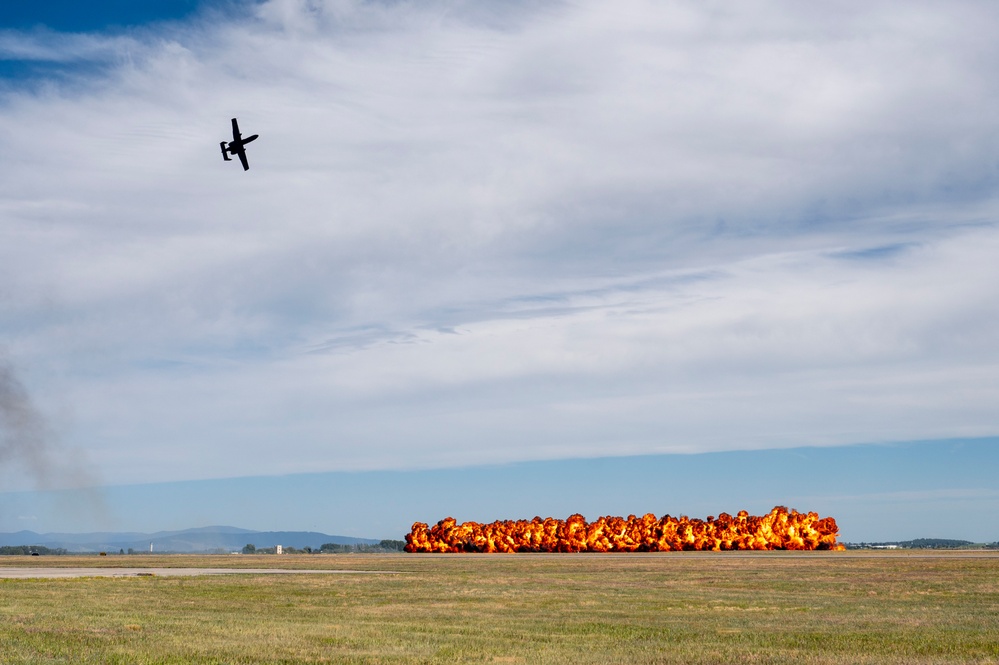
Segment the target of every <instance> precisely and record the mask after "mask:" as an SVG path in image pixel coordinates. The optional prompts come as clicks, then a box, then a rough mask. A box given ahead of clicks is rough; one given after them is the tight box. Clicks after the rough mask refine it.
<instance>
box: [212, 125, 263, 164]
mask: <svg viewBox="0 0 999 665" xmlns="http://www.w3.org/2000/svg"><path fill="white" fill-rule="evenodd" d="M257 136H259V134H254V135H253V136H248V137H246V138H245V139H244V138H243V137H242V136H241V135H240V133H239V125H238V124H236V119H235V118H233V119H232V141H230V142H229V145H228V146H227V145H226V143H225V141H222V143H220V144H219V145H220V146H221V147H222V159H224V160H225V161H227V162H231V161H232V160H231V159H229V155H236V156H237V157H239V161H240V162H241V163H242V164H243V170H244V171H249V170H250V163H249V162H247V161H246V148H245V147H244V146H245V145H246V144H247V143H249V142H250V141H253V140H255V139H256V138H257Z"/></svg>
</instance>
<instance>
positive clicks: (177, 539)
mask: <svg viewBox="0 0 999 665" xmlns="http://www.w3.org/2000/svg"><path fill="white" fill-rule="evenodd" d="M378 542H379V541H378V540H374V539H371V538H352V537H350V536H331V535H329V534H325V533H318V532H315V531H251V530H250V529H240V528H237V527H232V526H206V527H201V528H197V529H184V530H183V531H158V532H156V533H138V532H127V533H115V532H96V533H35V532H34V531H17V532H15V533H0V547H2V546H4V545H41V546H43V547H48V548H49V549H58V548H62V549H65V550H67V551H68V552H79V553H83V552H118V551H120V550H125V551H126V552H127V551H128V550H130V549H131V550H134V551H136V552H148V551H149V548H150V544H151V545H152V551H153V552H161V553H162V552H177V553H203V552H217V551H219V550H224V551H226V552H235V551H239V550H241V549H242V548H243V547H244V546H245V545H254V546H255V547H256V548H257V549H262V548H266V547H274V546H275V545H281V546H283V547H294V548H296V549H302V548H304V547H311V548H312V549H314V550H318V549H319V548H320V546H322V545H323V544H325V543H335V544H337V545H374V544H377V543H378Z"/></svg>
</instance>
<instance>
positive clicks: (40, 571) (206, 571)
mask: <svg viewBox="0 0 999 665" xmlns="http://www.w3.org/2000/svg"><path fill="white" fill-rule="evenodd" d="M396 572H397V571H392V570H293V569H281V568H34V567H31V568H28V567H24V568H14V567H11V568H0V579H30V578H60V577H196V576H198V575H395V574H396Z"/></svg>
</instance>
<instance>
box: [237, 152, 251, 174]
mask: <svg viewBox="0 0 999 665" xmlns="http://www.w3.org/2000/svg"><path fill="white" fill-rule="evenodd" d="M236 155H237V156H238V157H239V161H240V162H241V163H242V164H243V170H244V171H249V170H250V163H249V162H248V161H246V150H243V146H240V147H239V152H237V153H236Z"/></svg>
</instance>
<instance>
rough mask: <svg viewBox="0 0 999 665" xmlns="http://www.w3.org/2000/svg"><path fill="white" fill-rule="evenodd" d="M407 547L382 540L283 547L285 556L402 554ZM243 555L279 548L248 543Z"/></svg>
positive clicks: (272, 551) (269, 551)
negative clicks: (368, 542)
mask: <svg viewBox="0 0 999 665" xmlns="http://www.w3.org/2000/svg"><path fill="white" fill-rule="evenodd" d="M405 546H406V541H404V540H381V541H379V542H378V543H377V544H367V543H354V544H349V545H343V544H340V543H323V544H322V545H320V546H319V547H318V548H313V547H310V546H308V545H307V546H305V547H302V548H297V547H282V548H281V551H282V552H283V553H284V554H379V553H386V552H401V551H402V550H403V548H404V547H405ZM242 552H243V554H276V553H277V547H257V546H256V545H254V544H253V543H247V544H246V545H245V546H244V547H243V549H242Z"/></svg>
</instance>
